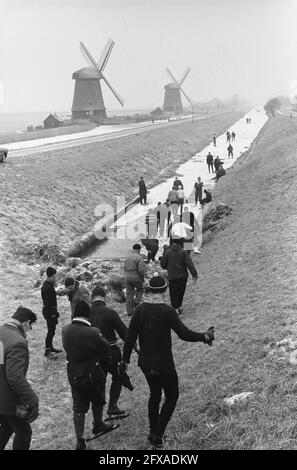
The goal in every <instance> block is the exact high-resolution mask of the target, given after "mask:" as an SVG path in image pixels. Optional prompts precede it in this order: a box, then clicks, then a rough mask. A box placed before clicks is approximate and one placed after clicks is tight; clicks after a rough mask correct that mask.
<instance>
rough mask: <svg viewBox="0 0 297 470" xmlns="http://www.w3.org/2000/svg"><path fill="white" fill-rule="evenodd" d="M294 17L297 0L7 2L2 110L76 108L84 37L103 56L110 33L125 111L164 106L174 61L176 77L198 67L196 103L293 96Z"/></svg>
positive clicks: (191, 89)
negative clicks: (76, 81) (75, 92)
mask: <svg viewBox="0 0 297 470" xmlns="http://www.w3.org/2000/svg"><path fill="white" fill-rule="evenodd" d="M296 18H297V0H59V1H56V0H35V1H33V0H0V19H1V28H0V82H1V85H0V100H1V88H2V95H3V96H2V98H3V103H2V104H0V112H16V111H54V110H70V109H71V105H72V97H73V89H74V80H72V73H73V72H74V71H75V70H77V69H80V68H82V67H85V66H86V63H85V61H84V58H83V57H82V55H81V52H80V50H79V42H80V41H81V40H82V41H83V42H84V43H85V44H86V46H87V47H88V48H89V50H90V51H91V52H92V53H93V54H94V56H95V58H98V57H99V56H100V54H101V51H102V49H103V47H104V45H105V43H106V41H107V40H108V38H109V37H111V38H112V39H114V41H115V43H116V44H115V46H114V49H113V51H112V54H111V56H110V59H109V61H108V64H107V66H106V69H105V75H106V77H107V79H108V80H110V82H111V84H112V85H113V86H114V88H115V89H116V90H117V91H118V93H119V94H120V95H121V96H122V97H123V98H124V99H125V107H126V108H127V109H131V108H134V109H135V108H154V107H156V106H162V105H163V97H164V89H163V87H164V85H165V84H166V83H168V82H169V81H170V79H169V77H168V76H167V74H166V71H165V68H166V67H169V68H170V69H171V71H172V73H173V74H174V75H176V78H177V79H179V77H180V76H181V74H182V73H183V71H184V69H185V68H186V66H188V65H189V66H190V67H191V69H192V70H191V72H190V74H189V76H188V77H187V79H186V80H185V83H184V89H185V92H186V93H187V94H188V95H189V96H190V97H191V98H192V99H193V100H194V101H203V100H206V99H210V98H213V97H215V96H218V97H221V98H227V97H230V96H231V95H232V94H235V93H238V94H239V95H240V96H243V97H246V98H250V99H252V100H254V101H255V100H256V101H257V102H262V101H263V100H265V99H266V98H267V97H269V96H273V95H275V94H288V93H289V92H290V84H292V82H294V80H297V28H296ZM102 90H103V95H104V101H105V105H106V107H107V109H112V110H114V109H117V108H119V107H120V105H119V104H118V102H117V101H116V100H115V98H114V96H113V95H112V94H111V93H110V91H109V89H108V88H107V87H106V86H105V84H104V83H103V84H102Z"/></svg>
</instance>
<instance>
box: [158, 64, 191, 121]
mask: <svg viewBox="0 0 297 470" xmlns="http://www.w3.org/2000/svg"><path fill="white" fill-rule="evenodd" d="M190 70H191V69H190V67H187V68H186V70H185V71H184V73H183V75H182V76H181V79H180V80H179V82H178V81H177V80H176V78H175V77H174V76H173V74H172V73H171V72H170V70H169V69H168V68H167V69H166V71H167V73H168V75H169V77H170V78H171V79H172V80H173V82H172V83H168V84H167V85H165V87H164V88H165V96H164V105H163V110H164V111H165V112H170V113H176V114H178V113H181V112H182V111H183V105H182V101H181V95H180V92H182V94H183V95H184V97H185V98H186V100H187V101H188V102H189V103H190V105H191V106H193V101H192V100H191V99H190V98H189V97H188V96H187V95H186V93H185V92H184V90H183V89H182V87H181V86H182V84H183V83H184V81H185V79H186V77H187V76H188V74H189V73H190Z"/></svg>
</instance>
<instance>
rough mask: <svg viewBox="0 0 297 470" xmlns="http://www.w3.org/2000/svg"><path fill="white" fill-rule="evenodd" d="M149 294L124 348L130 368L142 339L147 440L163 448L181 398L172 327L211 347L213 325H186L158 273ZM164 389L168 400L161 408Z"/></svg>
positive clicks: (182, 335) (186, 337)
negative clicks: (167, 300) (196, 327)
mask: <svg viewBox="0 0 297 470" xmlns="http://www.w3.org/2000/svg"><path fill="white" fill-rule="evenodd" d="M148 289H149V294H148V297H147V299H146V301H145V302H143V303H142V304H141V305H138V307H137V308H136V310H135V313H134V315H133V318H132V319H131V322H130V325H129V330H128V335H127V338H126V341H125V344H124V349H123V361H124V364H125V368H126V370H127V368H128V364H129V362H130V356H131V353H132V349H133V346H134V344H135V342H136V341H137V339H138V338H139V348H140V352H139V356H138V366H139V367H140V368H141V370H142V372H143V374H144V376H145V378H146V381H147V383H148V386H149V390H150V396H149V401H148V418H149V434H148V441H149V442H150V444H151V445H152V446H153V447H154V448H162V447H163V435H164V432H165V429H166V427H167V425H168V423H169V421H170V419H171V417H172V415H173V412H174V410H175V407H176V403H177V400H178V397H179V386H178V376H177V372H176V369H175V364H174V360H173V355H172V340H171V330H173V331H174V332H175V333H176V334H177V336H178V337H179V338H180V339H182V340H183V341H189V342H202V343H205V344H208V345H209V346H212V342H213V341H214V327H210V328H208V330H207V331H206V332H205V333H198V332H195V331H193V330H190V329H189V328H187V327H186V326H185V325H184V323H182V321H181V320H180V319H179V317H178V315H177V313H176V311H175V310H174V309H173V308H172V307H170V306H169V305H167V304H166V303H165V292H166V289H167V282H166V280H165V279H164V278H163V277H161V276H159V275H158V273H156V274H155V275H154V276H153V277H152V278H151V279H150V281H149V285H148ZM162 392H164V395H165V401H164V403H163V406H162V407H161V409H160V403H161V398H162Z"/></svg>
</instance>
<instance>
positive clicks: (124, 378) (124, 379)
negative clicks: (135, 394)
mask: <svg viewBox="0 0 297 470" xmlns="http://www.w3.org/2000/svg"><path fill="white" fill-rule="evenodd" d="M127 369H128V364H126V362H124V361H121V362H120V363H119V377H120V380H121V383H122V385H123V386H124V387H126V388H127V389H128V390H130V391H131V392H132V391H133V390H134V387H133V385H132V384H131V381H130V377H129V375H128V374H127V372H126V371H127Z"/></svg>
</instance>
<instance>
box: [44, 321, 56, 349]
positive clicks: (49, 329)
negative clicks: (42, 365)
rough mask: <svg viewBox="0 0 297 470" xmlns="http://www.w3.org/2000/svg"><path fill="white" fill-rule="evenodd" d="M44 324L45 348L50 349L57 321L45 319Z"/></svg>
mask: <svg viewBox="0 0 297 470" xmlns="http://www.w3.org/2000/svg"><path fill="white" fill-rule="evenodd" d="M46 324H47V335H46V338H45V348H46V349H51V348H52V347H53V338H54V336H55V333H56V326H57V319H56V318H46Z"/></svg>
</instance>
